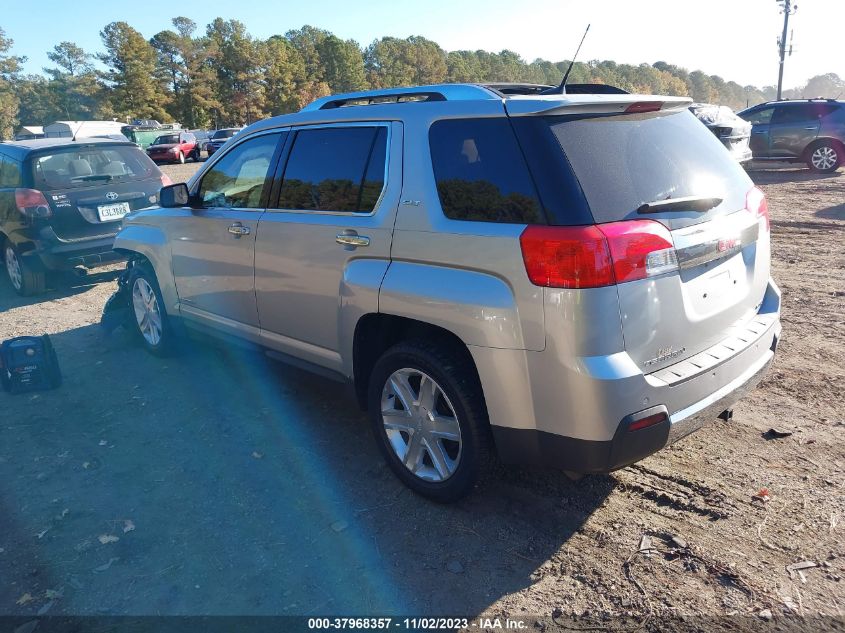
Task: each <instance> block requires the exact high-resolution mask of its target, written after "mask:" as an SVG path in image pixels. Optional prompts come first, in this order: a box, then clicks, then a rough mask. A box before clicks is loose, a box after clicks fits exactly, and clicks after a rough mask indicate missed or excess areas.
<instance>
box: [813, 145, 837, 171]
mask: <svg viewBox="0 0 845 633" xmlns="http://www.w3.org/2000/svg"><path fill="white" fill-rule="evenodd" d="M837 159H838V156H837V155H836V150H835V149H833V148H832V147H830V146H829V145H822V146H821V147H817V148H816V149H815V150H813V154H812V156H811V157H810V160H811V161H812V163H813V166H814V167H815V168H816V169H820V170H826V169H833V167H835V166H836V161H837Z"/></svg>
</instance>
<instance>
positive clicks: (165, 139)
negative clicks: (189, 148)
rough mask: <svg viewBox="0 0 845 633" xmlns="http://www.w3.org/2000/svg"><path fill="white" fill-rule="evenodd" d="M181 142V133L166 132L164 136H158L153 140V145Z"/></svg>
mask: <svg viewBox="0 0 845 633" xmlns="http://www.w3.org/2000/svg"><path fill="white" fill-rule="evenodd" d="M178 142H179V135H178V134H166V135H164V136H159V137H156V140H154V141H153V145H170V144H172V143H178Z"/></svg>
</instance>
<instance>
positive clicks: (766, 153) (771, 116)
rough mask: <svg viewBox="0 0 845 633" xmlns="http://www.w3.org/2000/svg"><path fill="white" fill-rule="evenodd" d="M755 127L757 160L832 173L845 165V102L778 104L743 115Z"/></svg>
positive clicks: (757, 106)
mask: <svg viewBox="0 0 845 633" xmlns="http://www.w3.org/2000/svg"><path fill="white" fill-rule="evenodd" d="M738 115H739V116H740V117H742V118H743V119H745V120H746V121H748V122H749V123H751V124H752V126H753V128H752V130H751V151H752V153H753V155H754V160H771V161H787V162H791V163H807V166H808V167H809V168H810V169H812V170H813V171H817V172H823V173H829V172H832V171H836V169H837V168H838V167H839V166H840V165H842V163H843V162H845V102H843V101H835V100H833V99H809V100H802V101H775V102H770V103H761V104H760V105H756V106H754V107H752V108H748V109H746V110H743V111H742V112H739V113H738Z"/></svg>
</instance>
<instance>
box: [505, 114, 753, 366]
mask: <svg viewBox="0 0 845 633" xmlns="http://www.w3.org/2000/svg"><path fill="white" fill-rule="evenodd" d="M652 105H654V106H655V108H659V107H660V105H661V104H660V103H657V104H652ZM655 108H650V106H649V104H645V107H644V108H642V111H639V112H635V113H623V114H608V113H604V114H588V113H585V112H583V111H582V112H580V113H578V114H573V115H556V116H543V117H542V120H543V125H546V126H548V130H549V131H550V132H551V134H552V135H553V136H554V138H555V139H556V141H557V143H558V144H559V146H560V148H561V149H562V150H563V152H564V154H565V155H566V158H567V159H568V162H569V165H570V166H571V169H572V171H573V172H574V174H575V176H576V177H577V180H578V182H579V183H580V187H581V189H582V191H583V194H584V197H585V198H586V201H587V203H588V205H589V207H590V210H591V212H592V215H593V218H594V220H595V222H596V224H598V225H599V228H600V229H602V231H603V233H604V234H605V235H608V236H610V235H612V234H614V232H615V233H617V234H618V233H620V232H622V231H623V230H624V231H628V229H629V228H630V227H653V228H654V231H653V232H655V233H656V234H658V235H660V236H663V238H659V239H664V238H665V240H667V242H666V244H665V246H667V247H668V248H667V249H666V252H662V253H660V254H659V257H660V258H661V259H660V260H659V261H657V262H656V263H657V264H658V265H657V266H655V268H654V272H655V273H656V274H651V273H649V274H648V275H647V276H646V275H645V274H644V275H643V277H645V278H639V279H635V280H633V281H624V282H621V283H620V282H619V280H618V278H617V284H616V288H617V291H618V295H619V306H620V316H621V320H622V327H623V335H624V341H625V349H626V351H627V353H628V354H629V355H630V356H631V358H632V359H633V360H634V361H635V362H636V363H637V364H638V366H639V367H640V369H641V370H642V371H643V372H644V373H651V372H654V371H658V370H660V369H662V368H665V367H667V366H669V365H674V364H676V363H679V362H680V361H683V360H684V359H688V358H691V357H693V356H695V355H697V354H699V353H700V352H703V351H704V350H707V349H710V348H712V347H713V346H716V345H718V344H720V343H724V342H725V341H730V340H731V338H732V337H735V336H736V335H738V333H740V334H741V333H742V332H744V329H743V327H744V326H745V325H748V324H749V323H750V322H751V321H752V320H753V318H754V317H755V315H756V313H757V310H758V308H759V306H760V305H761V303H762V301H763V296H764V294H765V292H766V288H767V285H768V278H769V234H768V216H767V215H765V214H763V213H762V211H765V209H762V210H761V209H760V207H761V205H765V200H764V198H763V197H762V194H761V193H760V192H759V190H757V189H755V188H754V185H753V183H752V182H751V180H750V179H749V178H748V176H747V175H746V174H745V172H744V170H743V169H742V168H741V167H740V166H739V165H738V164H737V163H736V162H735V161H734V160H733V159H732V158H731V156H730V155H729V154H728V152H726V151H725V147H724V146H723V145H722V144H721V143H720V142H719V140H718V139H717V138H716V137H715V136H714V135H713V134H712V133H710V132H709V131H708V130H707V128H706V127H704V126H703V125H701V123H700V122H699V121H697V120H696V118H695V117H694V116H693V115H692V114H691V113H690V112H689V111H687V110H686V108H685V107H684V108H681V107H673V108H671V109H668V110H656V111H648V110H649V109H652V110H654V109H655ZM634 109H635V110H636V109H637V108H634ZM531 118H532V119H535V117H531ZM535 120H536V119H535ZM517 129H519V125H517ZM758 211H759V213H758ZM632 220H635V221H638V222H637V223H634V224H614V223H619V222H623V221H632ZM643 221H645V223H643ZM650 223H658V224H659V225H660V226H656V225H655V224H650ZM667 229H668V230H667ZM648 230H651V229H648ZM608 240H609V241H610V248H611V251H613V259H614V261H616V259H617V255H618V253H617V252H616V251H614V246H613V241H612V238H611V237H608ZM627 243H628V244H629V245H631V246H630V248H635V247H636V243H635V242H634V241H629V242H627ZM622 256H623V257H624V256H625V253H622ZM751 335H753V333H752V334H749V335H747V336H751ZM735 347H736V348H737V349H739V346H735ZM714 362H715V361H714ZM696 367H697V369H700V370H703V368H702V367H700V366H696ZM693 369H695V368H693Z"/></svg>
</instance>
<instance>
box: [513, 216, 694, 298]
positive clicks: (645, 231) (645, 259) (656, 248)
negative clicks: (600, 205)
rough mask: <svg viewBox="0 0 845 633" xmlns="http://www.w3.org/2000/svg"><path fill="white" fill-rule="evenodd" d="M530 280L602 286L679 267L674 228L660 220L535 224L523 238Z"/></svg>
mask: <svg viewBox="0 0 845 633" xmlns="http://www.w3.org/2000/svg"><path fill="white" fill-rule="evenodd" d="M519 243H520V247H521V248H522V259H523V261H524V263H525V271H526V273H528V278H529V279H530V280H531V283H533V284H534V285H536V286H545V287H549V288H598V287H601V286H611V285H614V284H617V283H624V282H627V281H634V280H636V279H645V278H646V277H653V276H655V275H661V274H664V273H667V272H673V271H675V270H677V269H678V259H677V255H676V253H675V247H674V244H673V242H672V235H671V234H670V233H669V229H667V228H666V227H665V226H663V225H662V224H660V223H659V222H656V221H655V220H628V221H624V222H612V223H610V224H600V225H593V226H536V225H534V226H529V227H527V228H526V229H525V230H524V231H523V232H522V235H521V236H520V238H519Z"/></svg>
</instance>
